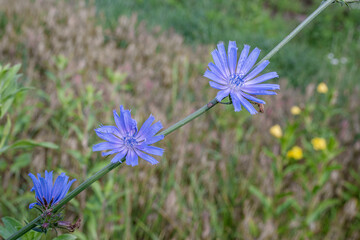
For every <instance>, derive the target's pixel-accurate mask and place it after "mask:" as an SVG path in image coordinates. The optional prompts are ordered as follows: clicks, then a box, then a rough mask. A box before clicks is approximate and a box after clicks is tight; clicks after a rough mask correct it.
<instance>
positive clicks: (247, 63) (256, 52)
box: [240, 48, 260, 77]
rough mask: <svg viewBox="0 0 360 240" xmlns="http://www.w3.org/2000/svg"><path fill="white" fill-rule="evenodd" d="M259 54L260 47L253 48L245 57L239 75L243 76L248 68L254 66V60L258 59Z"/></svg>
mask: <svg viewBox="0 0 360 240" xmlns="http://www.w3.org/2000/svg"><path fill="white" fill-rule="evenodd" d="M259 55H260V49H258V48H255V49H254V50H253V51H252V52H251V53H250V55H249V57H248V58H247V59H246V61H245V63H244V66H243V67H242V68H241V70H240V76H241V77H243V76H245V75H246V74H247V73H248V72H249V71H250V69H251V68H252V67H253V66H254V64H255V63H256V60H257V59H258V57H259Z"/></svg>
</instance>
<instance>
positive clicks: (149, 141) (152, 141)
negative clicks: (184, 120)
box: [145, 135, 164, 145]
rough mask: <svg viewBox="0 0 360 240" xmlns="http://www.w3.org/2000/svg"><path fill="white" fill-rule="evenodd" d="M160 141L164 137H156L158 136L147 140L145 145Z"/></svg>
mask: <svg viewBox="0 0 360 240" xmlns="http://www.w3.org/2000/svg"><path fill="white" fill-rule="evenodd" d="M162 139H164V135H158V136H154V137H150V138H147V139H146V141H145V143H146V144H149V145H150V144H153V143H156V142H158V141H160V140H162Z"/></svg>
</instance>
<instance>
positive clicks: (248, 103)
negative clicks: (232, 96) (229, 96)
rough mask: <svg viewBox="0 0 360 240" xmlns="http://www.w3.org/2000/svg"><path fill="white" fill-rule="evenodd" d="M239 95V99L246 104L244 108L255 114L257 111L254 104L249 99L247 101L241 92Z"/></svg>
mask: <svg viewBox="0 0 360 240" xmlns="http://www.w3.org/2000/svg"><path fill="white" fill-rule="evenodd" d="M237 97H238V98H239V100H240V102H241V104H242V105H243V106H244V108H246V110H248V111H249V113H250V114H252V115H253V114H256V113H257V111H256V109H255V108H254V106H253V105H252V104H251V103H250V102H249V101H247V100H246V99H245V98H244V97H243V96H241V95H240V94H238V93H237Z"/></svg>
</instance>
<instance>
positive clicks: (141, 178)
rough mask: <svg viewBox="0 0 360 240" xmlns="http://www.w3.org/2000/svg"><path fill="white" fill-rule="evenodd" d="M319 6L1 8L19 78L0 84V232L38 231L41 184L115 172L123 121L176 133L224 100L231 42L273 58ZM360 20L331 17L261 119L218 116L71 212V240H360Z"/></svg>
mask: <svg viewBox="0 0 360 240" xmlns="http://www.w3.org/2000/svg"><path fill="white" fill-rule="evenodd" d="M319 2H320V1H297V2H295V3H291V4H289V1H285V0H277V1H276V0H271V1H264V0H255V1H246V2H244V1H226V2H223V1H217V0H209V1H205V0H201V1H191V0H187V1H176V0H167V1H157V0H150V1H140V0H136V1H120V0H118V1H110V0H98V1H95V2H91V1H90V2H82V1H80V2H75V1H44V0H35V1H5V0H0V63H1V65H2V66H5V65H6V64H10V66H15V65H16V64H21V67H20V68H16V67H13V68H10V69H1V70H0V80H1V81H2V83H6V82H11V84H9V87H8V88H7V89H6V91H5V90H4V89H5V88H2V89H0V101H1V102H0V103H1V105H0V136H1V139H0V173H1V174H0V184H1V194H0V195H1V196H0V217H5V216H10V217H14V218H16V219H17V220H18V221H20V222H21V223H22V224H24V222H25V221H29V220H31V219H32V218H34V217H35V216H36V211H32V210H28V205H29V204H30V203H31V202H33V201H34V194H33V193H31V192H30V189H31V187H32V182H31V180H30V178H29V177H28V175H27V174H28V173H29V172H32V173H37V172H44V170H54V172H56V173H57V174H60V173H61V172H66V173H67V175H69V176H70V177H71V178H76V179H77V181H76V182H75V183H74V186H75V187H76V186H78V185H79V184H80V183H81V182H83V181H84V180H85V179H86V178H87V177H89V176H91V175H92V174H94V173H95V172H96V171H98V170H99V169H101V168H102V167H104V166H105V165H107V164H108V163H109V161H110V158H102V157H101V155H100V154H98V153H93V152H92V151H91V147H92V145H94V144H96V143H98V142H100V139H98V138H97V137H96V134H95V132H94V131H93V129H94V128H96V127H97V126H98V125H100V124H104V125H113V124H114V122H113V121H114V120H113V118H112V110H113V109H116V110H118V108H119V106H120V105H124V107H125V108H126V109H129V108H131V109H132V116H133V117H135V119H136V120H137V121H138V123H140V124H141V123H142V122H144V120H146V118H147V117H148V116H149V115H150V114H153V115H154V116H155V118H156V120H160V121H161V122H162V123H163V125H164V126H165V127H168V126H170V125H171V124H173V123H175V122H177V121H178V120H180V119H182V118H183V117H185V116H186V115H187V114H190V113H191V112H193V111H195V110H196V109H197V108H199V107H201V106H203V105H204V104H206V103H207V102H208V101H209V100H211V99H212V98H213V97H214V96H215V95H216V91H215V90H214V89H212V88H210V86H209V85H208V80H207V79H205V78H204V77H202V75H203V73H204V71H205V69H206V67H207V64H208V62H209V61H211V55H210V52H211V51H212V50H213V49H214V48H215V45H216V44H217V43H218V42H219V41H224V42H225V43H227V42H228V41H229V40H236V41H237V43H238V45H242V44H245V43H246V44H249V45H251V46H252V47H255V46H257V47H259V48H260V49H262V54H261V56H260V57H263V56H265V54H266V53H267V52H268V51H269V50H271V48H272V47H274V46H275V45H276V43H278V42H279V41H280V40H281V39H282V38H283V37H285V36H286V34H288V33H289V32H290V31H291V30H292V29H293V28H294V27H295V26H296V25H297V24H298V23H300V21H301V20H303V19H304V18H305V17H306V16H307V15H308V14H310V13H311V12H312V11H313V10H314V9H316V7H317V5H318V4H319ZM359 16H360V11H359V10H350V9H349V8H347V7H346V6H340V5H339V4H333V5H332V6H330V7H329V9H327V10H325V12H324V13H322V15H320V16H319V17H318V18H316V19H315V20H314V22H313V23H311V25H310V26H309V27H308V28H306V29H305V30H304V31H303V32H301V33H300V34H299V35H298V36H297V37H296V38H295V39H294V40H292V42H291V43H289V44H288V45H287V46H286V47H285V48H283V49H282V50H281V52H280V53H279V54H277V55H275V56H274V57H273V58H272V59H271V64H270V65H269V67H268V68H267V71H277V72H278V73H279V75H280V79H279V80H278V83H279V84H280V86H281V90H280V91H279V94H278V95H277V96H273V97H265V98H264V99H265V100H266V102H267V104H266V105H265V113H264V114H258V115H256V116H250V114H249V113H247V112H245V111H241V112H237V113H235V112H234V111H233V108H232V106H226V105H220V106H216V107H215V108H214V109H213V110H211V111H210V112H208V113H207V114H205V115H204V116H201V117H200V118H199V119H197V120H195V121H193V122H191V123H190V124H188V125H186V126H185V127H183V128H181V129H180V130H179V131H176V132H174V133H172V134H171V135H169V136H167V137H166V138H165V139H164V140H163V141H161V142H160V143H159V144H157V146H159V147H162V148H164V149H165V154H164V157H163V158H162V159H161V160H160V164H158V165H156V166H151V165H149V164H147V162H145V161H141V162H140V165H139V166H137V167H129V166H126V165H123V166H120V167H119V168H118V169H115V170H114V171H112V172H111V173H110V174H108V175H106V176H105V177H104V178H102V179H101V181H99V182H96V183H94V184H93V185H92V187H91V188H90V189H88V190H87V191H85V192H83V193H82V194H80V195H79V196H78V197H77V198H76V199H74V200H73V201H71V202H70V203H69V204H68V205H67V207H66V211H65V216H66V219H67V220H73V219H76V218H81V220H82V224H81V227H80V229H79V230H77V231H75V233H73V235H74V236H77V237H78V239H118V238H121V239H359V238H360V230H359V229H360V214H359V200H360V176H359V174H358V173H359V170H360V166H359V163H358V160H359V156H360V128H359V125H360V115H359V114H358V108H359V107H358V102H359V100H360V99H359V94H360V84H359V81H358V80H359V77H358V76H359V74H360V72H359V71H360V70H359V68H358V66H359V65H360V59H359V57H358V55H359V53H360V44H359V43H360V42H359V41H360V32H359V27H360V25H359V21H358V20H357V19H359ZM11 69H12V70H11ZM16 73H18V74H21V76H20V75H19V76H16ZM14 79H16V81H14ZM320 82H325V83H326V85H327V87H328V91H327V92H323V93H321V92H319V91H318V90H317V86H318V84H319V83H320ZM2 86H4V85H2ZM19 89H20V90H21V91H19V93H17V94H13V95H11V94H10V93H12V92H16V91H17V90H19ZM293 106H298V107H299V108H300V112H299V114H293V113H292V111H291V109H292V107H293ZM277 124H278V125H279V126H280V128H281V130H282V134H281V135H276V134H275V135H276V136H274V135H272V133H271V132H270V129H272V127H273V126H274V125H277ZM273 134H274V133H273ZM314 138H323V139H324V140H325V141H326V144H325V145H326V147H325V148H324V149H322V150H316V149H315V148H314V141H313V139H314ZM295 146H298V147H299V148H300V149H301V154H300V153H299V150H298V151H296V149H297V148H294V147H295ZM3 223H4V224H5V225H6V219H5V221H4V219H3ZM2 229H3V228H0V234H3V231H2ZM55 235H56V234H55V232H49V233H48V234H47V236H43V238H44V239H45V238H46V239H52V238H53V237H54V236H55Z"/></svg>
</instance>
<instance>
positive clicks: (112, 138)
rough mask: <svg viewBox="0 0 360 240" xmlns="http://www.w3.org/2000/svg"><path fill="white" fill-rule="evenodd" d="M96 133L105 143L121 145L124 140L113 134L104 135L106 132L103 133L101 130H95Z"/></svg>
mask: <svg viewBox="0 0 360 240" xmlns="http://www.w3.org/2000/svg"><path fill="white" fill-rule="evenodd" d="M95 133H96V135H98V137H99V138H101V139H103V140H105V141H108V142H111V143H121V142H122V140H121V139H120V137H116V136H115V135H114V134H112V133H104V132H101V131H100V130H99V128H97V129H95Z"/></svg>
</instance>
